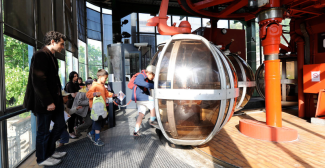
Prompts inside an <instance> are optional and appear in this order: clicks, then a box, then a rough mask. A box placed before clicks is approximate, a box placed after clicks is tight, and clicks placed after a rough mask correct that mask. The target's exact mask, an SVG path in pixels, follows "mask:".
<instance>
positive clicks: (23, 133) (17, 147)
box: [7, 112, 36, 168]
mask: <svg viewBox="0 0 325 168" xmlns="http://www.w3.org/2000/svg"><path fill="white" fill-rule="evenodd" d="M7 138H8V144H7V145H8V159H9V160H8V161H9V167H10V168H12V167H14V166H16V165H17V164H18V163H19V162H20V161H21V160H23V159H24V158H25V157H27V155H28V154H29V153H31V152H33V151H34V150H35V147H36V145H35V144H36V143H35V142H36V117H35V116H34V115H33V114H31V112H26V113H22V114H20V115H17V116H15V117H12V118H9V119H7Z"/></svg>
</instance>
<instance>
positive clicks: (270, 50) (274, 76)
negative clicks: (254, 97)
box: [259, 8, 282, 127]
mask: <svg viewBox="0 0 325 168" xmlns="http://www.w3.org/2000/svg"><path fill="white" fill-rule="evenodd" d="M263 12H265V15H263V13H262V14H261V15H262V16H261V17H260V16H259V19H260V20H259V25H260V37H261V39H262V46H263V52H264V56H265V61H264V64H265V77H264V79H265V110H266V124H267V125H269V126H273V127H282V108H281V87H280V86H281V82H280V80H281V78H280V60H279V47H280V37H281V35H282V25H280V23H281V21H282V17H280V16H281V15H282V13H281V12H282V10H279V9H277V8H270V9H269V10H266V11H263ZM272 14H273V15H274V17H269V16H272ZM265 16H267V17H265ZM263 17H264V19H263Z"/></svg>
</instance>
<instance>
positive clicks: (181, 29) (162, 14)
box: [146, 0, 191, 35]
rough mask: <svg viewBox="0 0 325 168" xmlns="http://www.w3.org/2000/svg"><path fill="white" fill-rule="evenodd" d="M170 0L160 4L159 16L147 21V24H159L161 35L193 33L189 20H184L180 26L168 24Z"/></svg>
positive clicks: (164, 0) (163, 0)
mask: <svg viewBox="0 0 325 168" xmlns="http://www.w3.org/2000/svg"><path fill="white" fill-rule="evenodd" d="M168 3H169V0H162V1H161V4H160V11H159V16H155V17H153V18H151V19H149V20H148V21H147V24H146V26H157V28H158V32H159V34H161V35H175V34H184V33H186V34H189V33H191V24H190V23H189V22H188V21H182V22H181V23H180V24H179V26H178V27H174V26H168V25H167V20H168V16H167V10H168Z"/></svg>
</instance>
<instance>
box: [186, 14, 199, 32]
mask: <svg viewBox="0 0 325 168" xmlns="http://www.w3.org/2000/svg"><path fill="white" fill-rule="evenodd" d="M188 22H190V24H191V28H192V32H193V31H195V30H196V29H198V28H200V27H202V20H201V18H198V17H188Z"/></svg>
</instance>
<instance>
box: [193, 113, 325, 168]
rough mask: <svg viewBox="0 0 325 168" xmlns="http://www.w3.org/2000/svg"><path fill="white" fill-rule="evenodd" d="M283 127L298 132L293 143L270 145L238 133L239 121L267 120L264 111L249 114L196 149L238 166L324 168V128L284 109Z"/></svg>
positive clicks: (232, 121) (239, 117)
mask: <svg viewBox="0 0 325 168" xmlns="http://www.w3.org/2000/svg"><path fill="white" fill-rule="evenodd" d="M283 111H284V112H283V113H282V117H283V120H282V121H283V126H287V127H290V128H293V129H296V130H297V131H298V134H299V137H298V139H297V140H296V141H293V142H282V143H276V142H268V141H262V140H256V139H253V138H250V137H247V136H245V135H243V134H241V133H240V132H239V120H240V119H252V120H258V121H265V112H263V111H253V110H248V111H246V115H240V116H234V117H232V118H231V120H230V121H229V123H227V124H226V126H225V127H224V128H223V129H222V130H221V131H220V132H219V133H218V134H217V135H216V136H215V137H214V138H213V139H212V140H211V141H210V142H209V143H207V144H206V145H204V146H200V147H198V148H197V149H199V150H201V151H203V152H205V153H207V154H210V155H212V156H213V157H216V158H218V159H221V160H223V161H226V162H228V163H230V164H233V165H236V166H239V167H258V168H264V167H288V168H290V167H308V168H309V167H317V168H318V167H325V166H324V165H325V126H320V125H313V124H310V123H309V122H307V121H305V120H303V119H301V118H298V117H296V115H297V113H298V110H297V108H289V109H284V110H283Z"/></svg>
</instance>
